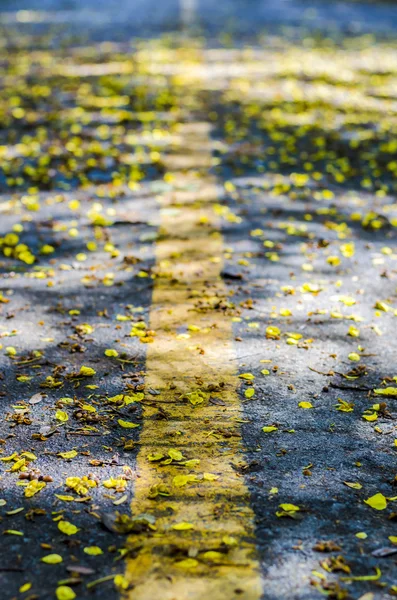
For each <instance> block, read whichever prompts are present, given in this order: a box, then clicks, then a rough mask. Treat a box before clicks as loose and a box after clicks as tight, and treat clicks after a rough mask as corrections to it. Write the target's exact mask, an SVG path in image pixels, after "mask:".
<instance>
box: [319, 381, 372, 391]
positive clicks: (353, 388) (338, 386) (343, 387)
mask: <svg viewBox="0 0 397 600" xmlns="http://www.w3.org/2000/svg"><path fill="white" fill-rule="evenodd" d="M329 385H330V386H331V387H332V388H336V389H338V390H351V391H352V392H372V388H369V387H364V386H361V387H359V386H353V385H342V384H337V383H332V381H331V383H330V384H329Z"/></svg>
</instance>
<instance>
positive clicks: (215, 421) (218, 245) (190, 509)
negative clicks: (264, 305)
mask: <svg viewBox="0 0 397 600" xmlns="http://www.w3.org/2000/svg"><path fill="white" fill-rule="evenodd" d="M180 134H181V136H182V138H183V140H184V148H185V149H186V152H185V153H184V154H183V155H181V154H178V155H177V156H174V157H172V156H170V164H169V165H168V168H169V170H170V171H171V172H172V171H175V180H176V181H178V186H179V182H180V186H179V187H178V189H176V190H175V191H174V192H173V193H172V194H169V195H168V196H167V197H164V198H163V199H162V200H161V202H162V209H161V226H160V235H159V239H158V241H157V244H156V271H157V277H156V279H155V280H154V290H153V300H152V306H151V311H150V324H149V327H150V329H151V330H154V331H155V337H154V341H153V343H150V344H148V345H147V362H146V372H147V376H146V389H147V390H149V389H153V390H157V391H159V392H160V395H157V396H151V395H150V394H148V395H147V401H148V402H147V403H145V406H144V423H143V428H142V433H141V436H140V444H141V448H140V451H139V455H138V459H137V471H138V477H137V480H136V485H135V495H134V500H133V502H132V513H133V515H134V516H138V515H141V514H146V515H148V514H149V515H153V516H154V517H155V518H156V525H155V526H156V530H155V531H152V532H150V531H149V532H147V531H145V532H144V533H138V534H133V535H131V536H130V538H129V545H130V548H131V554H130V556H132V558H129V559H128V561H127V573H126V577H127V579H128V580H129V582H130V583H131V586H133V587H132V589H131V591H130V592H128V597H129V598H131V600H157V599H159V600H160V599H161V600H184V599H189V600H199V599H200V600H204V599H211V600H233V599H236V600H237V599H242V600H259V598H260V597H261V594H262V585H261V577H260V573H259V565H258V561H257V557H256V550H255V541H254V524H253V519H254V515H253V512H252V510H251V508H250V504H249V492H248V488H247V486H246V484H245V482H244V477H243V475H242V474H241V466H243V465H244V457H243V454H242V453H243V447H242V439H241V431H240V421H241V419H242V408H241V402H240V399H239V396H238V393H237V389H238V387H239V379H238V377H237V375H236V369H235V362H234V351H233V343H232V340H233V333H232V323H231V317H230V315H229V314H228V302H229V301H230V298H229V296H228V291H227V289H226V286H225V285H224V283H223V281H222V278H221V270H222V264H223V252H224V246H223V238H222V235H221V233H220V231H219V229H220V227H219V221H218V219H219V217H217V216H216V214H215V212H214V210H213V205H214V202H216V201H217V198H218V197H219V189H218V187H217V185H216V181H215V180H214V178H213V177H212V176H211V175H210V174H209V171H208V169H209V167H210V165H211V162H212V153H211V140H210V135H209V134H210V128H209V126H208V125H207V124H206V123H192V124H186V125H182V126H181V130H180ZM189 148H190V149H191V151H190V152H189ZM197 149H202V150H201V152H200V153H198V152H197ZM180 169H183V172H182V171H181V170H180ZM198 169H200V170H201V173H200V176H198V173H197V170H198ZM189 325H191V326H193V330H189V329H187V326H189ZM195 328H200V329H199V330H198V331H197V330H195ZM186 334H188V335H186ZM189 335H190V337H188V336H189ZM149 401H150V402H149ZM171 449H173V450H178V451H180V452H182V454H183V459H182V460H180V461H179V462H177V461H175V460H173V461H172V463H170V464H166V465H164V464H162V462H164V460H165V459H167V458H169V455H168V452H169V450H171ZM155 454H160V455H161V454H163V455H164V457H165V459H162V460H158V461H150V460H149V459H148V456H149V455H155ZM171 454H173V453H171ZM195 459H198V460H199V462H198V463H197V464H194V463H190V464H189V463H188V464H187V465H183V462H185V461H186V460H195ZM180 476H189V477H190V479H191V481H189V482H188V483H185V484H184V485H179V484H181V483H182V484H183V483H184V482H185V481H186V480H184V479H181V477H180ZM213 476H215V477H213ZM175 477H177V479H175ZM159 491H160V494H159V495H157V497H156V498H149V497H148V495H149V494H150V495H151V496H153V495H156V493H158V492H159ZM162 494H169V495H162ZM181 523H185V524H186V523H187V524H189V525H185V526H183V525H182V527H186V529H185V530H175V529H173V527H174V526H175V525H177V526H178V524H181ZM179 526H180V525H179ZM187 527H192V529H187ZM193 528H194V529H193Z"/></svg>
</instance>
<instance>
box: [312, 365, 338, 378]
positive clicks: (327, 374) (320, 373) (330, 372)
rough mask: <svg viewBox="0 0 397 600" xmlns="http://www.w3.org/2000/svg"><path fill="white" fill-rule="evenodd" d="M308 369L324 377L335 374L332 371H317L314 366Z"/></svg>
mask: <svg viewBox="0 0 397 600" xmlns="http://www.w3.org/2000/svg"><path fill="white" fill-rule="evenodd" d="M309 369H310V370H311V371H314V373H318V374H319V375H325V376H326V377H333V376H334V375H335V373H334V371H328V373H324V372H323V371H317V369H315V368H314V367H310V366H309Z"/></svg>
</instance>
